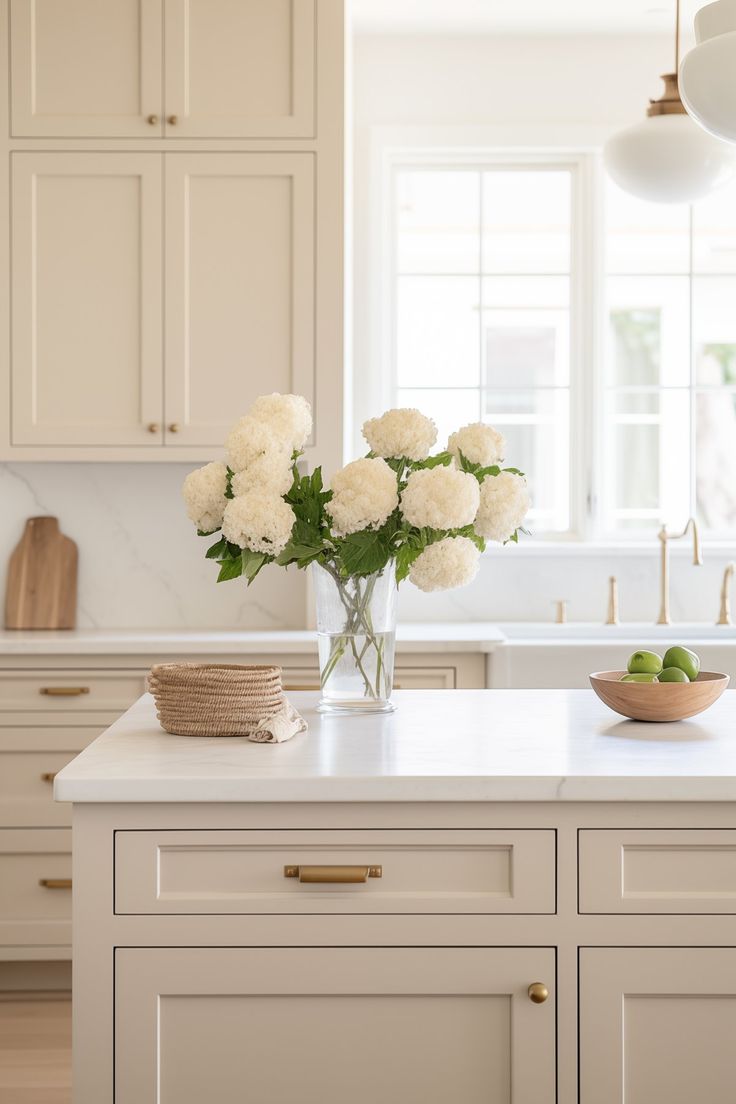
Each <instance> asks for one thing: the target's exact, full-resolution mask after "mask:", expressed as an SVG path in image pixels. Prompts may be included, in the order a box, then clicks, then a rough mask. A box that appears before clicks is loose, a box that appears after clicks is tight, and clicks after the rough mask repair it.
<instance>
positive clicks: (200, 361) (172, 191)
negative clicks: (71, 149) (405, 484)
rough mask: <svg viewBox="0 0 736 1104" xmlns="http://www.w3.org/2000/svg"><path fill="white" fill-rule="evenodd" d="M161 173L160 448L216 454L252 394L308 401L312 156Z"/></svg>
mask: <svg viewBox="0 0 736 1104" xmlns="http://www.w3.org/2000/svg"><path fill="white" fill-rule="evenodd" d="M165 164H166V184H165V197H166V363H165V375H166V383H165V391H166V418H165V422H166V444H167V448H168V451H174V450H175V449H176V447H177V446H188V445H206V446H208V447H210V448H212V449H216V450H217V453H218V454H219V453H220V451H221V449H222V442H223V440H224V439H225V437H226V435H227V432H228V430H229V429H230V427H231V425H232V424H233V422H234V421H235V419H236V418H237V417H238V416H239V415H241V414H243V413H245V411H246V409H247V407H248V406H249V405H250V403H251V402H252V401H253V399H255V398H256V397H257V396H258V395H260V394H262V393H263V392H270V391H282V392H296V393H298V394H301V395H304V396H305V397H306V398H307V399H309V400H310V401H312V400H313V398H314V329H315V319H314V312H315V277H314V264H315V241H314V237H315V222H314V157H313V155H312V154H311V153H201V154H196V153H195V154H189V153H171V154H167V155H166V158H165Z"/></svg>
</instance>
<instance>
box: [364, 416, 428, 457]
mask: <svg viewBox="0 0 736 1104" xmlns="http://www.w3.org/2000/svg"><path fill="white" fill-rule="evenodd" d="M363 436H364V437H365V439H366V441H367V442H368V445H369V447H370V450H371V452H375V454H376V456H386V457H399V456H406V457H408V459H409V460H426V458H427V457H428V456H429V450H430V449H431V448H432V446H433V445H434V443H435V441H436V440H437V426H436V425H435V424H434V422H433V421H432V419H431V418H427V417H425V415H424V414H422V413H421V412H420V411H419V410H414V409H413V408H406V409H397V410H387V411H386V413H385V414H382V415H381V417H380V418H371V419H370V420H369V421H367V422H364V424H363Z"/></svg>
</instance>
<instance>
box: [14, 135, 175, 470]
mask: <svg viewBox="0 0 736 1104" xmlns="http://www.w3.org/2000/svg"><path fill="white" fill-rule="evenodd" d="M12 189H13V191H12V257H13V264H12V404H13V405H12V442H13V444H14V445H20V446H29V445H46V446H64V445H67V446H80V445H82V446H83V445H94V446H97V447H98V448H99V449H101V450H104V449H106V448H110V447H112V446H116V445H127V446H129V445H135V446H137V447H147V446H156V445H160V444H161V442H162V440H163V435H162V428H161V426H162V422H163V407H162V387H161V350H162V333H161V326H162V309H161V282H162V259H161V250H162V211H161V156H160V155H159V154H155V153H116V154H107V153H62V152H57V153H15V154H13V157H12Z"/></svg>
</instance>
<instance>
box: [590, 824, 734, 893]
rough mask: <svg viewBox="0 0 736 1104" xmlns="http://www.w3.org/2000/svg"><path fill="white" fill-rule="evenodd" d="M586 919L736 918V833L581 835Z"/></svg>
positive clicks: (599, 831)
mask: <svg viewBox="0 0 736 1104" xmlns="http://www.w3.org/2000/svg"><path fill="white" fill-rule="evenodd" d="M578 854H579V867H578V900H579V911H580V912H581V913H680V914H687V913H736V830H730V829H715V830H712V829H695V828H693V829H686V830H682V829H666V828H665V829H635V830H626V829H620V828H614V829H581V831H580V833H579V837H578Z"/></svg>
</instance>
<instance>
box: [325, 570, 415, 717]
mask: <svg viewBox="0 0 736 1104" xmlns="http://www.w3.org/2000/svg"><path fill="white" fill-rule="evenodd" d="M313 577H314V590H315V597H316V601H317V637H318V641H319V670H320V684H321V686H322V698H321V701H320V703H319V709H320V711H321V712H323V713H388V712H390V711H391V710H392V709H393V708H394V707H393V705H392V704H391V700H390V699H391V691H392V689H393V679H394V644H395V639H396V596H397V585H396V565H395V564H394V563H393V562H391V563H389V564H387V565H386V567H384V569H383V570H382V571H377V572H376V573H375V574H373V575H367V576H365V578H358V577H356V576H351V577H350V578H348V579H341V578H340V576H339V575H338V573H337V571H336V570H335V569H334V568H333V567H332V566H331V565H329V564H328V565H327V566H326V567H322V566H321V565H319V564H315V565H314V567H313Z"/></svg>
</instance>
